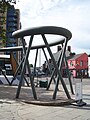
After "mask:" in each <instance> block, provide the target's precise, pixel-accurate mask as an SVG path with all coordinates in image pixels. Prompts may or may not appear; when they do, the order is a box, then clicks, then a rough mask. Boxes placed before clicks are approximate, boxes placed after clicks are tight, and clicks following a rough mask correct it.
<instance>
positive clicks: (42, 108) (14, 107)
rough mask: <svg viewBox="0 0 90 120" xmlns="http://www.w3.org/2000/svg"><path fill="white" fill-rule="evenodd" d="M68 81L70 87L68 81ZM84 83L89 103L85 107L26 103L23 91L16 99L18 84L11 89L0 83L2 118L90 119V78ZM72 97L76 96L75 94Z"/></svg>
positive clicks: (84, 97)
mask: <svg viewBox="0 0 90 120" xmlns="http://www.w3.org/2000/svg"><path fill="white" fill-rule="evenodd" d="M73 81H74V80H73ZM66 83H67V86H68V88H69V85H68V82H66ZM82 85H83V86H82V89H83V101H84V102H86V103H87V104H86V105H85V106H83V107H79V106H76V104H74V105H63V106H60V105H58V106H48V105H35V104H30V103H25V102H22V99H21V98H23V94H22V93H23V92H22V91H21V94H20V99H19V100H18V101H17V100H15V93H16V91H15V90H16V89H15V88H17V87H16V86H10V87H11V88H12V89H11V88H10V87H8V86H5V85H4V86H2V85H0V120H52V119H53V120H90V79H83V82H82ZM73 86H74V84H73ZM74 87H75V86H74ZM3 88H4V89H3ZM9 88H10V89H9ZM23 89H25V88H23ZM11 90H12V91H11ZM12 93H13V94H12ZM26 93H27V91H26ZM24 96H26V97H25V98H24V100H27V99H28V97H27V94H25V92H24ZM28 96H29V93H28ZM61 96H62V93H61ZM39 97H40V96H39ZM72 97H73V98H74V95H73V96H72ZM64 98H65V97H64Z"/></svg>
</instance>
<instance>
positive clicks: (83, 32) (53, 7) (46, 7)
mask: <svg viewBox="0 0 90 120" xmlns="http://www.w3.org/2000/svg"><path fill="white" fill-rule="evenodd" d="M16 8H19V9H20V13H21V23H22V28H27V27H33V26H40V25H53V26H54V25H55V26H60V27H64V28H67V29H69V30H70V31H71V32H72V39H71V40H70V42H69V43H68V45H71V49H72V52H75V53H83V52H86V53H87V54H90V44H89V40H90V33H89V32H90V0H19V2H17V5H16Z"/></svg>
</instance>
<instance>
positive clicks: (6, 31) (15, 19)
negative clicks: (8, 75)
mask: <svg viewBox="0 0 90 120" xmlns="http://www.w3.org/2000/svg"><path fill="white" fill-rule="evenodd" d="M4 6H5V7H4ZM18 29H20V10H19V9H15V7H14V5H10V4H9V3H4V4H2V6H0V47H15V46H19V45H20V44H21V42H20V39H16V38H13V37H12V33H13V32H14V31H16V30H18ZM0 54H7V55H8V54H10V52H7V51H6V52H4V53H0ZM20 54H21V53H20V52H13V55H14V57H15V59H16V60H17V61H20V60H19V59H20V58H19V56H20ZM0 62H1V63H2V61H1V60H0ZM3 63H4V64H3V65H5V64H7V66H8V64H9V63H6V61H5V60H3Z"/></svg>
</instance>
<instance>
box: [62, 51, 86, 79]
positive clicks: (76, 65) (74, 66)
mask: <svg viewBox="0 0 90 120" xmlns="http://www.w3.org/2000/svg"><path fill="white" fill-rule="evenodd" d="M67 62H68V68H69V70H70V73H71V74H72V75H73V77H75V78H80V77H83V78H87V77H88V55H87V54H86V53H81V54H77V55H73V56H70V57H69V58H67ZM63 70H66V69H65V67H64V68H63ZM64 73H65V72H64ZM64 73H63V75H64Z"/></svg>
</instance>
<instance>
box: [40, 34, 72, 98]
mask: <svg viewBox="0 0 90 120" xmlns="http://www.w3.org/2000/svg"><path fill="white" fill-rule="evenodd" d="M41 35H42V38H43V40H44V43H45V45H46V47H47V50H48V52H49V54H50V56H51V59H52V61H53V64H54V67H55V68H56V72H57V73H58V76H59V79H61V83H62V86H63V88H64V91H65V93H66V95H67V97H68V98H69V99H70V98H71V97H70V94H69V92H68V89H67V87H66V85H65V83H64V81H63V79H62V76H61V73H60V71H59V69H58V66H57V64H56V62H55V59H54V56H53V54H52V52H51V49H50V47H49V44H48V42H47V39H46V37H45V35H44V34H41ZM66 45H67V41H65V48H66ZM65 48H64V51H63V56H62V59H61V63H62V60H63V57H64V54H65V50H66V49H65ZM58 84H59V80H57V83H56V87H55V91H54V94H53V99H56V94H57V89H58Z"/></svg>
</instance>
